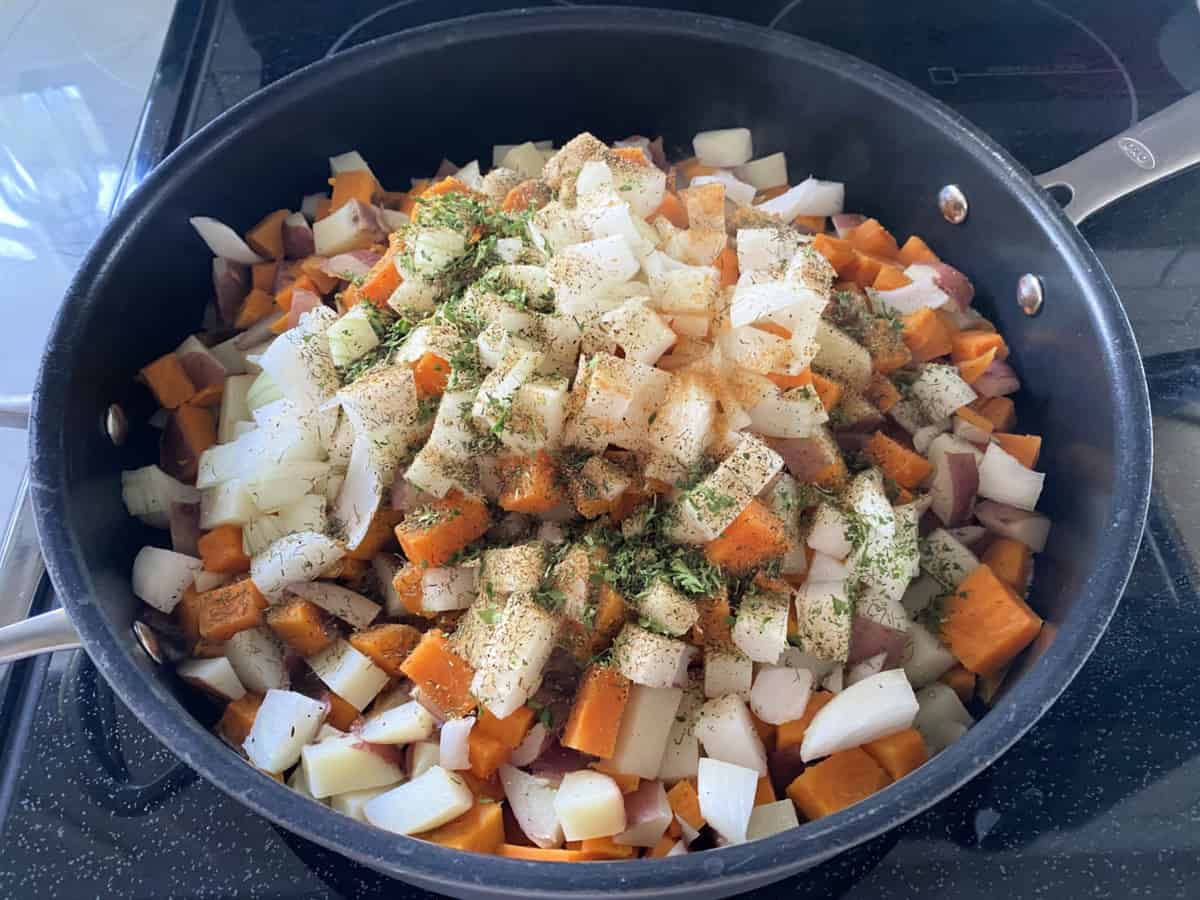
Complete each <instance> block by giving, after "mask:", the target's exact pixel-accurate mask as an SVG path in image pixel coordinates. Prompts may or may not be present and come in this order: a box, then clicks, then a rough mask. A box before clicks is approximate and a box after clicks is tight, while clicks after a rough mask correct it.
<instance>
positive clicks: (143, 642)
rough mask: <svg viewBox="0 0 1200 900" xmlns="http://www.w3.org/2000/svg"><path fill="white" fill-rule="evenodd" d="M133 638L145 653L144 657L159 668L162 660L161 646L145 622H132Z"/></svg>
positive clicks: (156, 636)
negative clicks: (148, 658)
mask: <svg viewBox="0 0 1200 900" xmlns="http://www.w3.org/2000/svg"><path fill="white" fill-rule="evenodd" d="M133 636H134V637H135V638H137V642H138V644H139V645H140V646H141V648H142V649H143V650H145V651H146V655H147V656H148V657H150V658H151V659H152V660H154V661H155V662H156V663H158V664H159V665H160V666H161V665H162V664H163V658H164V657H163V652H162V646H161V645H160V644H159V642H158V635H157V634H155V633H154V629H153V628H151V627H150V626H149V625H147V624H146V623H145V622H140V621H138V622H134V623H133Z"/></svg>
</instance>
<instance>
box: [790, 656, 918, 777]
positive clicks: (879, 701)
mask: <svg viewBox="0 0 1200 900" xmlns="http://www.w3.org/2000/svg"><path fill="white" fill-rule="evenodd" d="M916 714H917V698H916V696H914V694H913V689H912V686H911V685H910V684H909V683H908V679H907V678H906V677H905V675H904V672H903V671H902V670H900V669H889V670H887V671H886V672H880V673H878V674H877V675H872V676H870V677H869V678H865V679H863V680H862V681H860V682H858V684H855V685H851V686H850V687H848V688H846V689H845V690H843V691H842V692H841V693H840V694H838V695H837V696H836V697H834V698H833V699H832V700H830V701H829V702H828V703H827V704H825V706H824V707H822V709H821V711H820V712H818V713H817V714H816V716H814V717H813V720H812V723H811V724H810V725H809V726H808V730H807V731H805V733H804V741H803V743H802V744H801V746H800V757H801V759H803V760H804V761H805V762H811V761H812V760H814V759H819V758H821V757H822V756H828V755H829V754H831V753H836V752H838V751H839V750H848V749H850V748H851V747H858V746H860V745H862V744H865V743H867V742H868V741H874V740H877V739H878V738H882V737H887V736H888V735H889V734H895V733H896V732H897V731H903V730H904V729H905V728H908V727H909V726H910V725H912V721H913V717H914V716H916Z"/></svg>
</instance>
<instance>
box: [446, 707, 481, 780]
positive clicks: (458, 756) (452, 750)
mask: <svg viewBox="0 0 1200 900" xmlns="http://www.w3.org/2000/svg"><path fill="white" fill-rule="evenodd" d="M474 725H475V717H474V716H466V717H464V718H461V719H451V720H450V721H449V722H446V723H445V724H444V725H442V733H441V738H440V742H439V744H438V751H439V753H440V755H441V765H442V768H443V769H469V768H471V756H470V738H471V729H472V728H473V727H474Z"/></svg>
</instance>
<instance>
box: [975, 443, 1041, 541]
mask: <svg viewBox="0 0 1200 900" xmlns="http://www.w3.org/2000/svg"><path fill="white" fill-rule="evenodd" d="M1045 480H1046V476H1045V475H1044V474H1043V473H1041V472H1035V471H1033V470H1032V469H1030V468H1027V467H1026V466H1023V465H1021V463H1020V462H1018V461H1017V459H1016V458H1015V457H1014V456H1012V454H1010V453H1008V452H1006V451H1005V450H1002V449H1001V448H1000V445H999V444H988V447H987V450H986V451H984V454H983V462H982V463H980V465H979V495H980V496H981V497H986V498H987V499H989V500H995V501H996V502H997V503H1004V504H1007V505H1008V506H1015V507H1017V509H1024V510H1028V511H1032V510H1033V509H1034V508H1035V507H1036V506H1037V502H1038V498H1039V497H1040V496H1041V494H1042V484H1043V482H1044V481H1045ZM956 524H957V523H956Z"/></svg>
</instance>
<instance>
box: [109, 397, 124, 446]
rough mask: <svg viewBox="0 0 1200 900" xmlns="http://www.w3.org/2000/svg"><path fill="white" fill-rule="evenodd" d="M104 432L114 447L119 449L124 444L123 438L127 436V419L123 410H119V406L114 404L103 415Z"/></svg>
mask: <svg viewBox="0 0 1200 900" xmlns="http://www.w3.org/2000/svg"><path fill="white" fill-rule="evenodd" d="M104 432H105V433H106V434H107V435H108V439H109V440H110V441H112V442H113V446H114V447H120V446H121V445H122V444H124V443H125V438H126V437H127V436H128V435H129V419H128V418H127V417H126V416H125V410H123V409H121V406H120V404H117V403H114V404H113V405H112V406H110V407H109V408H108V412H106V413H105V414H104Z"/></svg>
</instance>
